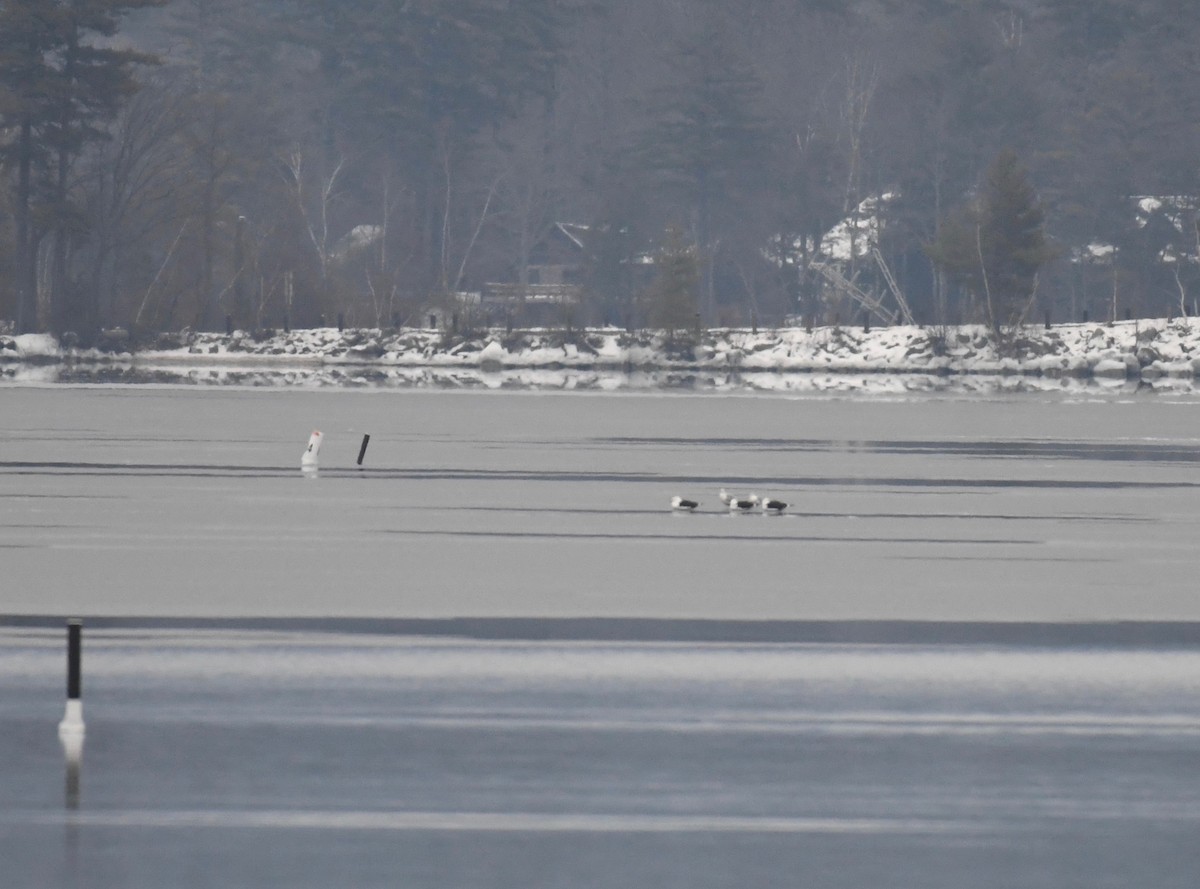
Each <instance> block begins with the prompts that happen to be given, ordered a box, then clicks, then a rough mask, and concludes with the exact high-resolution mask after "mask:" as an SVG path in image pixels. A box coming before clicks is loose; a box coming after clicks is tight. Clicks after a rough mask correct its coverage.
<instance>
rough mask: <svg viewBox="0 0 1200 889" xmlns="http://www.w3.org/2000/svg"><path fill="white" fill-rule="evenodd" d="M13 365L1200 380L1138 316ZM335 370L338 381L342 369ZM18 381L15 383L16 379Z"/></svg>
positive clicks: (1167, 331)
mask: <svg viewBox="0 0 1200 889" xmlns="http://www.w3.org/2000/svg"><path fill="white" fill-rule="evenodd" d="M14 366H42V367H56V368H61V367H64V366H66V367H72V368H83V369H88V368H91V369H92V371H91V372H93V373H97V372H99V371H98V370H97V369H102V368H104V367H108V366H116V367H131V368H135V369H136V368H142V369H148V370H152V369H154V368H163V369H164V370H166V371H168V372H169V369H170V368H182V367H190V368H196V369H198V370H201V371H203V370H204V369H215V368H224V369H228V370H230V371H231V372H234V373H238V372H242V373H245V372H249V371H252V370H258V371H262V372H279V371H281V370H284V369H297V370H298V371H300V372H304V371H306V370H307V371H309V372H315V371H318V370H320V371H326V372H330V373H332V375H333V376H335V377H337V376H343V377H349V378H353V377H356V376H363V374H366V375H367V377H370V375H371V374H372V373H374V374H376V375H384V376H386V375H388V374H391V375H393V376H397V375H398V376H400V377H414V376H416V377H419V376H421V372H422V371H428V372H430V373H432V374H433V376H435V377H436V376H437V375H438V374H439V373H445V372H453V371H456V370H461V371H478V372H482V373H485V374H504V373H508V374H509V375H512V374H513V373H514V372H515V373H519V372H527V371H583V372H588V371H594V372H619V373H625V374H634V373H641V374H650V375H654V374H659V375H661V374H681V373H684V374H686V373H693V374H704V373H735V374H744V375H760V374H785V375H813V374H819V375H843V374H845V375H873V374H882V375H914V376H933V377H953V376H963V375H998V376H1005V377H1017V378H1026V379H1032V378H1038V379H1043V380H1062V379H1069V380H1071V379H1074V380H1093V379H1094V380H1104V381H1112V382H1122V381H1125V382H1128V381H1135V382H1137V381H1147V382H1153V381H1158V380H1175V381H1179V382H1185V381H1186V382H1188V383H1190V382H1191V381H1192V380H1194V379H1195V378H1197V376H1200V323H1194V324H1193V323H1191V322H1190V321H1189V320H1188V319H1176V320H1165V319H1151V320H1146V319H1140V320H1136V321H1122V322H1116V323H1113V324H1064V325H1057V326H1054V327H1050V328H1044V327H1028V328H1025V329H1023V330H1022V331H1020V332H1019V334H1018V335H1017V336H1016V337H1014V339H1013V341H1012V343H1011V345H1010V347H1009V348H1008V349H1005V350H1003V351H1002V350H1000V349H998V348H997V346H996V343H995V342H994V340H993V338H992V336H991V334H990V333H989V332H988V331H987V329H986V328H983V327H980V326H974V325H972V326H961V327H945V328H935V327H930V328H923V327H903V326H899V327H881V328H873V329H869V330H866V329H863V328H861V327H857V328H855V327H845V326H842V327H821V328H815V329H813V330H812V331H807V330H805V329H803V328H780V329H761V330H758V331H751V330H747V329H722V330H711V331H705V332H704V333H703V334H702V335H701V336H700V337H699V338H698V340H696V341H695V342H691V341H687V340H685V339H683V338H678V339H676V341H675V342H674V343H668V342H667V341H665V340H664V338H663V337H662V336H661V335H659V334H656V333H653V332H639V333H627V332H625V331H620V330H616V329H599V330H585V331H576V332H574V333H570V334H568V333H567V332H564V331H561V330H524V331H513V332H511V333H510V332H506V331H504V330H491V331H481V332H478V333H475V334H473V335H470V336H465V337H464V336H451V335H448V334H445V333H442V332H439V331H434V330H415V329H402V330H397V331H381V330H378V329H349V328H347V329H346V330H344V331H339V330H337V329H336V328H315V329H308V330H294V331H291V332H287V333H283V332H271V331H268V332H263V333H258V334H251V333H248V332H244V331H234V333H233V334H232V335H231V336H229V335H225V334H218V333H194V332H186V331H185V332H183V333H180V334H162V335H159V336H158V337H157V338H156V340H155V341H153V342H151V343H147V344H145V345H141V346H138V347H135V348H132V349H131V348H128V346H127V343H126V342H125V341H124V340H123V339H122V338H121V336H120V334H117V335H113V334H111V333H110V334H109V335H108V338H107V343H106V347H105V348H102V349H78V348H69V347H64V346H62V345H61V344H60V343H59V342H58V341H56V340H55V339H54V338H53V337H51V336H48V335H45V334H26V335H22V336H15V337H9V336H3V337H0V368H12V367H14ZM339 371H340V373H339ZM9 376H12V374H9Z"/></svg>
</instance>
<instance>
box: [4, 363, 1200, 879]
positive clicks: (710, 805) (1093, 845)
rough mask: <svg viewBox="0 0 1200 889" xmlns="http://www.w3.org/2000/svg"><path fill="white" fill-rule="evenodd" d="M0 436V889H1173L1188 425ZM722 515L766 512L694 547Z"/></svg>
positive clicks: (368, 412)
mask: <svg viewBox="0 0 1200 889" xmlns="http://www.w3.org/2000/svg"><path fill="white" fill-rule="evenodd" d="M0 410H2V411H3V416H4V420H5V422H4V424H3V429H2V430H0V529H2V530H0V551H2V554H3V579H4V582H3V584H2V585H0V726H2V727H3V731H0V763H3V764H4V766H3V768H2V769H0V862H3V872H4V878H3V882H4V884H5V885H6V886H8V885H12V886H14V887H25V886H31V887H32V886H83V887H89V889H131V887H132V889H139V887H146V889H151V887H153V889H157V887H160V886H166V885H171V886H183V887H223V889H224V887H242V886H244V887H256V889H258V887H279V889H307V887H313V889H316V887H327V886H333V885H338V886H342V885H345V886H362V887H375V886H378V887H390V886H397V885H401V886H406V887H416V889H424V887H430V889H433V887H445V886H455V887H489V889H493V887H494V889H527V887H530V886H556V887H557V886H572V887H574V886H590V887H604V889H607V887H612V889H626V887H636V886H646V885H656V886H679V887H688V889H704V887H733V886H738V887H741V886H780V887H783V886H789V887H790V886H796V885H804V886H814V887H846V889H851V887H862V886H889V887H901V889H904V887H913V889H917V887H920V889H930V887H947V889H949V887H954V889H959V887H962V886H972V887H982V889H989V887H996V889H1001V887H1005V889H1006V887H1011V886H1022V887H1047V889H1051V887H1053V889H1072V887H1079V889H1097V887H1113V889H1116V887H1121V889H1124V887H1128V886H1134V885H1139V886H1155V887H1191V886H1192V885H1194V883H1195V874H1196V873H1197V872H1198V871H1200V852H1198V851H1197V849H1198V847H1197V844H1196V842H1195V837H1196V836H1197V835H1198V833H1200V772H1198V771H1197V769H1196V768H1195V765H1196V763H1197V762H1200V717H1198V716H1197V714H1200V624H1198V623H1197V622H1198V621H1200V601H1198V600H1197V597H1196V596H1195V594H1194V589H1195V578H1196V577H1197V576H1198V572H1197V568H1198V567H1200V564H1198V563H1200V555H1198V554H1197V548H1196V547H1195V545H1194V542H1195V539H1196V535H1197V530H1198V528H1197V525H1198V522H1200V498H1198V496H1197V495H1198V493H1200V492H1198V491H1197V484H1198V481H1197V474H1196V471H1197V454H1198V453H1200V451H1198V447H1200V423H1198V422H1197V421H1198V419H1200V414H1198V413H1197V412H1198V410H1200V398H1197V396H1195V395H1193V394H1191V393H1190V392H1183V393H1176V394H1166V395H1161V394H1160V395H1155V394H1144V393H1135V392H1128V391H1122V392H1104V391H1099V392H1097V391H1084V392H1069V393H1008V394H1004V393H999V394H993V395H990V396H987V397H978V396H971V395H964V394H961V393H960V394H947V393H941V394H937V393H915V394H914V393H905V392H903V391H900V392H893V393H886V392H883V393H878V394H877V395H875V396H873V397H868V398H863V397H861V396H857V397H856V396H850V395H845V396H844V395H841V394H833V395H830V394H826V395H819V394H811V393H810V394H804V395H795V394H792V395H787V394H782V395H781V394H775V395H767V394H752V393H744V392H736V393H717V392H707V393H704V394H697V393H687V392H653V391H646V392H638V393H629V392H625V393H616V394H611V393H605V392H602V391H589V392H582V393H547V392H536V393H534V392H487V391H466V392H455V391H446V390H437V391H420V390H411V389H361V390H328V389H316V390H314V389H306V388H298V389H285V388H271V389H259V388H225V387H211V388H209V387H184V386H161V387H155V386H110V387H105V386H69V385H52V386H20V385H18V386H0ZM313 428H319V429H321V430H322V431H323V433H324V435H325V438H326V441H325V445H324V448H323V450H322V453H321V464H320V468H319V470H318V471H317V472H316V473H315V474H309V475H305V474H303V473H302V472H301V471H300V468H299V461H300V454H301V452H302V450H303V448H304V445H305V443H306V442H307V440H308V435H309V432H310V431H311V430H312V429H313ZM365 433H369V434H370V436H371V441H370V446H369V448H368V451H367V455H366V460H365V462H364V466H363V468H362V469H359V468H357V467H356V466H355V458H356V457H357V455H358V449H359V445H360V442H361V439H362V436H363V434H365ZM721 486H726V487H728V488H730V490H731V491H734V492H735V493H739V494H744V493H748V492H750V491H755V492H757V493H758V494H760V495H764V496H766V495H770V496H776V497H782V498H783V499H785V500H788V501H790V502H791V503H792V504H793V505H792V507H791V508H790V509H789V511H788V513H787V514H785V515H783V516H778V517H771V516H763V515H761V514H754V515H744V516H743V515H729V514H728V513H727V511H726V510H725V509H724V507H723V506H721V505H720V504H719V502H718V501H717V498H716V492H717V490H718V488H720V487H721ZM674 494H683V495H690V496H695V497H697V498H698V499H700V500H701V501H702V505H701V508H700V510H699V511H698V512H697V513H695V514H692V515H677V514H673V513H672V512H671V511H670V509H669V508H668V504H669V501H670V498H671V496H672V495H674ZM67 616H79V617H83V618H84V619H85V622H86V625H85V643H84V651H85V655H84V664H85V667H84V690H85V693H84V698H85V702H86V703H85V716H86V717H87V721H88V729H87V738H86V743H85V751H84V757H83V767H82V771H81V777H80V780H79V783H78V785H77V786H74V785H71V786H68V785H67V784H65V781H66V777H65V776H66V771H65V769H64V759H63V751H62V749H61V747H60V745H59V741H58V738H57V737H56V734H55V726H56V724H57V722H58V720H59V718H61V716H62V712H63V703H62V701H63V676H64V657H63V637H64V633H63V630H62V625H63V620H62V619H63V618H64V617H67Z"/></svg>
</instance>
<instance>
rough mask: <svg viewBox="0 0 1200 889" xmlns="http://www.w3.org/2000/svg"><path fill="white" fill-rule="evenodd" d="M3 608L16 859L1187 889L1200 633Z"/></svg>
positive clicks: (521, 881)
mask: <svg viewBox="0 0 1200 889" xmlns="http://www.w3.org/2000/svg"><path fill="white" fill-rule="evenodd" d="M84 638H85V642H84V700H85V707H84V715H85V717H86V718H87V722H88V725H87V739H86V743H85V749H84V754H83V766H82V770H81V774H80V775H79V778H78V782H77V784H74V785H73V786H72V787H71V789H70V791H69V793H68V792H66V790H65V787H66V783H65V777H64V776H65V769H64V760H63V753H62V751H61V750H60V748H59V743H58V739H57V737H56V735H55V724H56V722H57V720H58V719H59V718H60V717H61V715H62V703H61V698H62V670H63V633H62V632H61V629H60V630H54V631H51V630H48V629H36V628H30V629H20V628H9V629H3V628H0V725H3V727H4V730H3V731H2V732H0V762H2V763H4V767H3V769H0V800H2V801H3V802H2V803H0V861H3V862H4V881H3V882H4V885H5V886H12V887H14V889H16V887H34V886H80V887H89V889H142V887H145V889H158V887H162V886H178V887H256V889H262V887H279V889H309V887H312V889H318V887H321V889H323V887H329V886H355V887H392V886H404V887H409V889H426V887H428V889H434V887H472V889H473V887H488V889H527V887H530V886H589V887H604V889H608V887H611V889H628V887H639V886H670V887H681V889H683V887H687V889H708V887H713V889H716V887H721V889H724V887H741V886H756V887H774V886H778V887H793V886H811V887H839V889H840V887H845V889H858V887H873V886H887V887H895V889H908V887H911V889H941V887H945V889H961V887H963V886H970V887H974V889H1010V887H1014V886H1020V887H1026V889H1036V887H1045V889H1104V887H1111V889H1127V887H1130V886H1154V887H1156V889H1173V887H1178V889H1185V887H1186V889H1191V887H1193V886H1195V880H1196V874H1197V872H1200V844H1197V842H1196V837H1197V836H1198V835H1200V771H1198V770H1197V769H1196V767H1195V766H1196V763H1197V762H1198V761H1200V652H1197V650H1196V649H1195V647H1191V648H1186V647H1171V646H1164V647H1137V646H1121V647H1110V648H1096V647H1080V646H1074V645H1069V644H1068V645H1062V646H1056V647H1032V646H1020V645H1017V646H1006V645H920V644H914V645H824V644H801V645H794V644H776V645H752V644H751V645H747V644H722V643H687V644H681V643H652V642H639V643H628V642H579V641H576V642H569V641H568V642H562V641H543V642H519V641H508V642H504V641H470V640H464V639H450V638H442V639H435V638H428V637H425V638H421V637H395V636H389V635H374V634H358V635H348V634H338V633H298V632H268V631H237V630H232V631H231V630H220V631H214V630H202V631H197V630H187V631H184V630H172V631H166V630H129V629H124V630H88V629H85V637H84Z"/></svg>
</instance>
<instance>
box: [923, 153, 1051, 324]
mask: <svg viewBox="0 0 1200 889" xmlns="http://www.w3.org/2000/svg"><path fill="white" fill-rule="evenodd" d="M929 252H930V255H931V257H932V258H933V260H934V261H935V262H936V263H937V264H938V265H939V266H940V267H941V268H942V269H943V270H944V271H945V272H946V273H947V274H949V275H950V276H951V278H953V279H954V280H955V281H956V282H957V283H958V284H959V285H960V286H962V287H964V288H966V289H967V290H968V291H970V292H971V293H972V295H974V296H975V297H976V298H977V299H979V300H980V301H981V302H982V303H983V306H984V310H985V313H986V317H987V322H988V324H989V326H990V327H991V328H992V330H993V331H994V332H995V333H996V334H997V335H998V336H999V337H1000V338H1001V339H1005V338H1006V337H1007V334H1008V333H1010V332H1011V330H1012V328H1013V327H1014V326H1016V325H1018V324H1020V323H1021V321H1022V320H1023V319H1024V317H1025V315H1026V314H1027V313H1028V311H1029V308H1030V305H1031V303H1032V300H1033V297H1034V295H1035V293H1036V291H1037V282H1038V273H1039V271H1040V270H1041V268H1042V267H1043V266H1044V265H1045V264H1046V263H1047V262H1049V261H1050V260H1051V259H1052V258H1053V257H1054V255H1055V250H1054V249H1053V247H1052V246H1051V244H1050V242H1049V241H1048V239H1047V237H1046V231H1045V219H1044V213H1043V210H1042V206H1041V203H1040V201H1039V200H1038V197H1037V194H1036V192H1035V191H1034V189H1033V186H1032V185H1031V184H1030V182H1029V178H1028V175H1027V173H1026V172H1025V170H1024V169H1023V168H1022V167H1021V166H1020V163H1019V162H1018V159H1017V155H1016V153H1015V152H1013V151H1011V150H1007V149H1006V150H1004V151H1002V152H1000V154H999V155H998V156H997V157H996V159H995V160H994V161H993V162H992V165H991V167H989V169H988V171H987V174H986V176H985V179H984V183H983V187H982V189H981V192H980V195H979V197H978V199H977V200H976V201H975V202H974V203H973V204H972V205H969V206H967V207H965V208H963V209H962V210H961V211H959V212H958V213H957V214H954V215H952V216H951V217H950V218H949V219H947V221H946V222H945V224H944V225H943V226H942V227H941V229H940V231H939V232H938V237H937V240H936V241H935V242H934V243H933V244H932V245H931V246H930V248H929Z"/></svg>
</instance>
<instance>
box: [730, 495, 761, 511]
mask: <svg viewBox="0 0 1200 889" xmlns="http://www.w3.org/2000/svg"><path fill="white" fill-rule="evenodd" d="M756 506H758V495H757V494H751V495H750V496H749V497H747V498H746V499H745V500H742V499H740V498H738V497H731V498H730V500H729V511H730V512H749V511H750V510H752V509H754V507H756Z"/></svg>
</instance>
